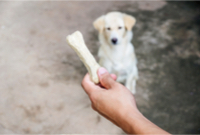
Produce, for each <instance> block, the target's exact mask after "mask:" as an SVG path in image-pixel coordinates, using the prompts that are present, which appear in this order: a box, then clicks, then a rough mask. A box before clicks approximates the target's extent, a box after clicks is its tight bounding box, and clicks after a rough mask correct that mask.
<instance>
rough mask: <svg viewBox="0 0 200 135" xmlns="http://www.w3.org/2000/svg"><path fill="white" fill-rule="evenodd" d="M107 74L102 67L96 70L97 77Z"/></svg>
mask: <svg viewBox="0 0 200 135" xmlns="http://www.w3.org/2000/svg"><path fill="white" fill-rule="evenodd" d="M107 72H108V71H107V70H106V69H105V68H103V67H100V68H99V70H98V73H99V75H103V74H105V73H107Z"/></svg>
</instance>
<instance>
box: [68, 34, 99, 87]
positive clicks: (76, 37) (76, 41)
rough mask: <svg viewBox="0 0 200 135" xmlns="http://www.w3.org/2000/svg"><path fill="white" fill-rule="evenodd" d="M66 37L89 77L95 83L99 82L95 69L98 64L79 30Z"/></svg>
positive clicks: (97, 67)
mask: <svg viewBox="0 0 200 135" xmlns="http://www.w3.org/2000/svg"><path fill="white" fill-rule="evenodd" d="M66 39H67V42H68V44H69V45H70V47H71V48H72V49H73V50H74V51H75V52H76V53H77V55H78V56H79V58H80V59H81V61H82V62H83V63H84V65H85V67H86V68H87V70H88V72H89V74H90V79H91V80H92V81H93V82H94V83H96V84H97V83H99V78H98V75H97V70H98V69H99V68H100V66H99V64H98V63H97V62H96V60H95V59H94V57H93V56H92V54H91V53H90V51H89V50H88V48H87V46H86V45H85V42H84V39H83V36H82V34H81V32H79V31H76V32H74V33H73V34H71V35H68V36H67V38H66Z"/></svg>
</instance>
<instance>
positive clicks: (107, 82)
mask: <svg viewBox="0 0 200 135" xmlns="http://www.w3.org/2000/svg"><path fill="white" fill-rule="evenodd" d="M98 76H99V81H100V83H101V85H102V86H103V87H105V88H106V89H110V88H112V87H113V86H114V84H115V81H114V80H113V78H112V77H111V75H110V74H109V73H108V71H107V70H106V69H105V68H103V67H100V68H99V69H98Z"/></svg>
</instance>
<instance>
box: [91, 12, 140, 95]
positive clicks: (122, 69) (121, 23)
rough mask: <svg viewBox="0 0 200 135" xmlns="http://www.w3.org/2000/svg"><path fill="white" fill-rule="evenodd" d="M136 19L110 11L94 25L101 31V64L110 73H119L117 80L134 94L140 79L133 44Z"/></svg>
mask: <svg viewBox="0 0 200 135" xmlns="http://www.w3.org/2000/svg"><path fill="white" fill-rule="evenodd" d="M135 23H136V19H135V18H134V17H132V16H130V15H127V14H124V13H120V12H110V13H108V14H106V15H103V16H101V17H99V18H97V19H96V20H95V21H94V23H93V25H94V27H95V29H97V30H98V31H99V40H100V44H101V46H100V48H99V52H98V56H99V58H100V61H99V64H100V65H101V66H103V67H105V68H106V69H107V70H108V72H109V73H114V74H116V75H117V81H118V82H121V83H123V84H125V86H126V87H127V88H128V89H129V90H130V91H131V92H132V93H133V94H134V93H135V92H136V91H135V86H136V80H137V79H138V69H137V59H136V55H135V52H134V47H133V45H132V44H131V40H132V36H133V33H132V31H131V29H132V27H133V26H134V25H135Z"/></svg>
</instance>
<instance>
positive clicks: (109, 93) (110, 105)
mask: <svg viewBox="0 0 200 135" xmlns="http://www.w3.org/2000/svg"><path fill="white" fill-rule="evenodd" d="M98 76H99V80H100V84H99V85H96V84H94V83H93V82H92V81H91V80H90V77H89V74H86V75H85V77H84V79H83V81H82V87H83V88H84V90H85V92H86V93H87V94H88V96H89V98H90V100H91V103H92V108H93V109H94V110H96V111H97V112H99V113H100V114H101V115H103V116H104V117H106V118H107V119H109V120H110V121H112V122H113V123H115V124H116V125H118V126H120V127H121V128H122V129H124V130H125V131H127V132H128V130H129V128H130V127H129V124H128V123H127V119H128V118H129V115H130V113H138V112H139V111H138V110H137V107H136V103H135V99H134V96H133V95H132V93H131V92H130V91H129V90H128V89H127V88H126V87H124V86H123V85H121V84H120V83H118V82H116V81H115V80H116V78H117V77H116V75H114V74H111V75H110V74H109V73H108V72H107V71H106V69H105V68H99V70H98Z"/></svg>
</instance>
